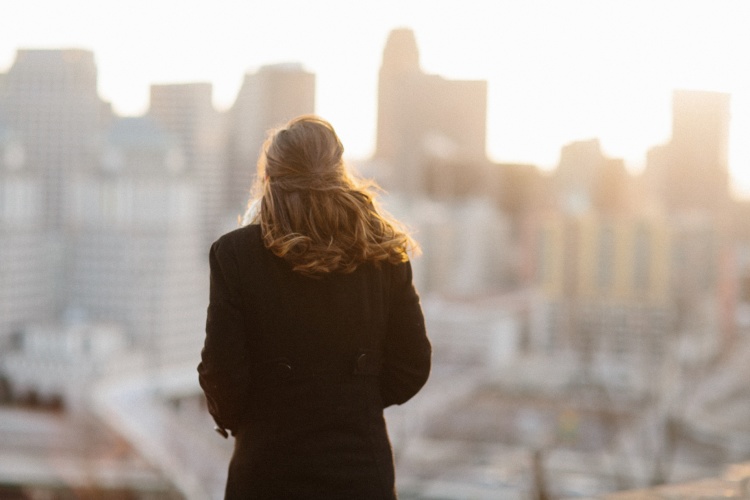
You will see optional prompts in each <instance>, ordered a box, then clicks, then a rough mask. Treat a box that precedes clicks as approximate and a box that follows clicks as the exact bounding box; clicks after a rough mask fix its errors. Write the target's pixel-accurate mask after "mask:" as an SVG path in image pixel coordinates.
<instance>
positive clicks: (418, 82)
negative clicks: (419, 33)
mask: <svg viewBox="0 0 750 500" xmlns="http://www.w3.org/2000/svg"><path fill="white" fill-rule="evenodd" d="M486 124H487V82H485V81H468V80H467V81H458V80H446V79H444V78H442V77H440V76H437V75H429V74H425V73H424V72H422V70H421V68H420V65H419V51H418V49H417V43H416V40H415V38H414V34H413V32H412V31H411V30H408V29H396V30H394V31H392V32H391V33H390V36H389V37H388V40H387V42H386V45H385V49H384V50H383V61H382V65H381V67H380V75H379V79H378V124H377V144H376V151H375V157H376V159H377V160H378V161H379V162H380V163H381V164H382V166H383V168H384V169H386V170H387V172H384V173H383V174H382V175H381V183H382V184H384V185H385V186H387V187H389V188H390V189H394V190H395V189H398V190H403V191H407V192H412V193H415V192H418V193H425V192H427V191H428V190H429V185H430V184H431V182H430V180H429V176H430V175H431V173H430V169H429V165H430V164H435V163H436V162H437V163H446V164H452V165H453V166H454V168H459V169H462V172H461V176H462V177H463V178H467V177H468V178H472V179H474V178H477V176H481V175H482V169H483V168H484V167H485V164H486V163H487V159H486V135H487V130H486ZM476 184H481V181H478V182H476Z"/></svg>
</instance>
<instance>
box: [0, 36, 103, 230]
mask: <svg viewBox="0 0 750 500" xmlns="http://www.w3.org/2000/svg"><path fill="white" fill-rule="evenodd" d="M1 91H2V94H0V119H4V120H5V121H6V124H7V126H9V127H10V128H11V129H13V130H15V131H16V132H17V133H18V134H19V135H20V137H21V138H22V140H23V142H24V144H25V146H26V164H27V168H28V169H29V170H30V171H31V172H33V173H34V174H35V175H36V176H38V178H39V179H40V181H41V189H42V199H41V200H40V202H41V204H42V217H43V220H44V225H45V227H47V228H50V229H58V228H61V227H63V226H64V224H65V220H66V213H67V212H68V210H69V203H68V193H69V185H68V182H67V180H68V178H69V174H71V173H72V172H74V171H76V170H81V169H86V168H89V167H90V166H91V165H93V164H95V162H96V159H97V156H98V141H99V138H100V130H101V127H102V124H103V123H104V122H105V121H106V119H107V115H108V111H109V108H108V106H107V105H106V104H105V103H103V102H102V101H101V100H100V99H99V96H98V94H97V72H96V65H95V62H94V55H93V53H92V52H90V51H87V50H79V49H64V50H41V49H40V50H37V49H34V50H19V51H18V52H17V54H16V60H15V62H14V63H13V65H12V66H11V68H10V70H9V71H8V73H7V75H5V78H4V79H3V85H2V89H1Z"/></svg>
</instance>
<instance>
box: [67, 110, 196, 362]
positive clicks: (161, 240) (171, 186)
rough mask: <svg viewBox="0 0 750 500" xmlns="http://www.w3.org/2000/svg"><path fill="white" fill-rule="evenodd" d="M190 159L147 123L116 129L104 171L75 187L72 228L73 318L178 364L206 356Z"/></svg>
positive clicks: (118, 124) (127, 121) (121, 123)
mask: <svg viewBox="0 0 750 500" xmlns="http://www.w3.org/2000/svg"><path fill="white" fill-rule="evenodd" d="M184 158H185V157H184V154H183V153H182V151H181V149H180V140H179V139H178V138H177V137H175V136H172V135H170V134H168V133H166V132H165V131H164V130H163V129H161V128H160V127H159V126H158V124H157V123H156V122H155V121H154V120H153V119H151V118H150V117H143V118H123V119H119V120H116V121H115V122H114V123H113V125H112V127H111V128H110V129H109V131H108V132H107V133H106V139H105V149H104V154H103V155H102V161H101V163H100V165H99V168H98V169H97V170H95V171H91V172H89V173H87V174H86V175H84V176H81V177H80V178H79V179H78V180H77V182H76V191H75V197H74V200H75V205H74V212H73V217H72V221H71V222H72V224H74V225H75V228H76V231H75V234H76V238H75V259H74V266H73V273H72V274H73V279H72V293H71V297H70V309H71V310H73V311H76V312H79V314H80V315H81V316H82V317H83V318H85V319H87V320H90V321H94V322H96V321H108V322H115V323H117V324H119V325H122V326H123V328H124V329H125V331H126V332H127V334H128V335H129V338H130V339H131V341H133V342H134V344H135V345H136V346H139V347H142V348H146V349H148V350H149V352H151V353H152V354H153V355H154V356H161V357H172V358H175V357H179V356H181V355H184V356H186V357H188V356H194V355H195V352H196V351H195V349H199V347H200V341H201V340H202V335H201V332H202V326H201V325H202V323H203V321H204V318H205V305H206V303H207V300H208V295H207V294H208V292H207V290H208V283H207V281H208V280H207V276H208V270H207V262H206V249H205V248H204V246H203V245H202V242H201V237H200V236H201V233H200V218H199V215H200V214H199V207H200V203H199V192H198V188H197V186H196V181H195V179H194V178H193V176H191V175H190V174H189V172H187V171H186V168H187V165H186V163H185V159H184ZM161 361H166V360H164V359H162V360H161Z"/></svg>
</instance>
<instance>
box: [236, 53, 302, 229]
mask: <svg viewBox="0 0 750 500" xmlns="http://www.w3.org/2000/svg"><path fill="white" fill-rule="evenodd" d="M314 112H315V75H314V74H313V73H309V72H308V71H306V70H304V69H303V67H302V66H301V65H299V64H294V63H288V64H275V65H270V66H263V67H262V68H260V70H258V71H257V72H256V73H248V74H246V75H245V79H244V81H243V82H242V87H241V88H240V90H239V92H238V94H237V98H236V100H235V102H234V104H233V106H232V108H231V110H230V111H229V117H228V122H229V123H228V142H227V157H228V158H227V160H228V181H229V183H228V193H227V202H228V205H227V209H228V210H229V211H230V213H234V214H241V213H242V212H243V211H244V209H245V205H246V204H247V201H248V197H249V194H250V190H251V187H252V184H253V180H254V179H255V167H256V164H257V160H258V155H259V154H260V151H261V146H262V144H263V141H264V140H265V139H266V137H267V134H268V131H269V130H271V129H273V128H274V127H278V126H280V125H283V124H284V123H286V122H287V121H289V120H290V119H292V118H294V117H296V116H299V115H303V114H310V113H314Z"/></svg>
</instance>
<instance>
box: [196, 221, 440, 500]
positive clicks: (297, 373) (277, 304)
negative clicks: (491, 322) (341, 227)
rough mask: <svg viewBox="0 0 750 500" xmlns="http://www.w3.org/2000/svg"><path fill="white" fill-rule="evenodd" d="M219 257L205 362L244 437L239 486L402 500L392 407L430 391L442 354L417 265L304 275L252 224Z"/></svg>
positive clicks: (226, 417)
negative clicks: (386, 411)
mask: <svg viewBox="0 0 750 500" xmlns="http://www.w3.org/2000/svg"><path fill="white" fill-rule="evenodd" d="M210 265H211V292H210V302H209V306H208V315H207V321H206V338H205V344H204V347H203V350H202V352H201V362H200V364H199V365H198V372H199V382H200V384H201V387H202V388H203V391H204V393H205V395H206V398H207V402H208V407H209V412H210V413H211V415H212V416H213V417H214V420H215V421H216V423H217V424H218V425H219V426H220V427H223V428H225V429H228V430H230V431H231V432H232V434H233V435H234V438H235V450H234V454H233V456H232V460H231V462H230V465H229V475H228V479H227V486H226V498H230V499H235V498H236V499H251V498H252V499H265V498H268V499H331V500H332V499H347V500H352V499H358V500H367V499H373V500H380V499H394V498H396V493H395V489H394V466H393V456H392V452H391V446H390V442H389V439H388V434H387V431H386V425H385V421H384V419H383V408H385V407H387V406H390V405H393V404H401V403H404V402H405V401H407V400H408V399H410V398H411V397H412V396H414V395H415V394H416V393H417V392H418V391H419V390H420V388H421V387H422V386H423V385H424V384H425V382H426V381H427V377H428V375H429V371H430V356H431V347H430V343H429V340H428V338H427V335H426V331H425V324H424V317H423V315H422V309H421V306H420V301H419V296H418V294H417V292H416V290H415V288H414V285H413V283H412V271H411V265H410V263H409V262H405V263H402V264H398V265H393V264H381V265H380V266H375V265H372V264H363V265H360V266H359V267H358V268H357V269H356V270H355V271H354V272H353V273H349V274H343V273H334V274H331V275H328V276H324V277H322V278H310V277H305V276H303V275H301V274H299V273H297V272H294V271H292V269H291V266H289V264H288V263H287V262H286V261H284V260H283V259H281V258H279V257H277V256H275V255H274V254H273V253H271V252H270V251H269V250H267V249H266V248H265V247H264V245H263V242H262V239H261V231H260V227H259V226H258V225H250V226H246V227H243V228H240V229H237V230H234V231H232V232H230V233H227V234H225V235H224V236H222V237H221V238H219V239H218V240H217V241H216V242H215V243H214V244H213V245H212V247H211V251H210Z"/></svg>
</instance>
